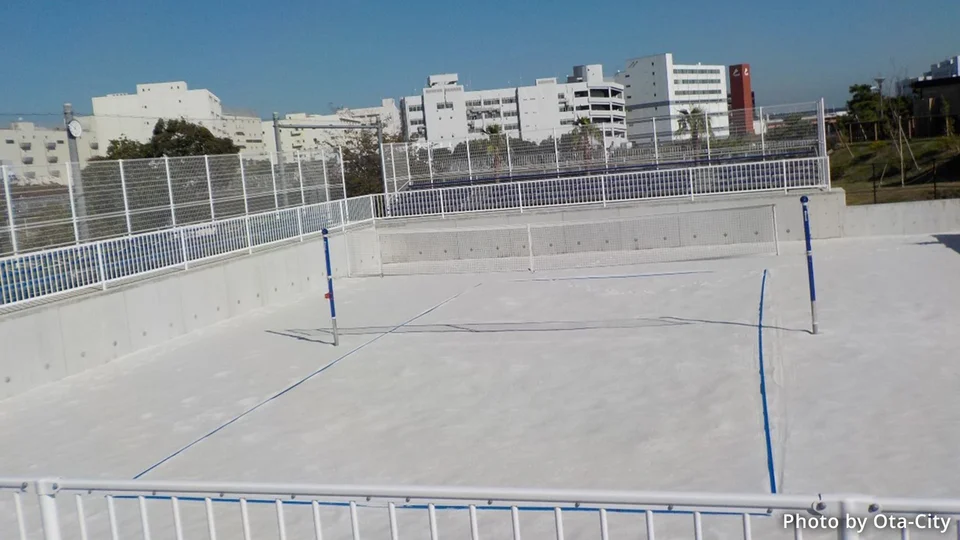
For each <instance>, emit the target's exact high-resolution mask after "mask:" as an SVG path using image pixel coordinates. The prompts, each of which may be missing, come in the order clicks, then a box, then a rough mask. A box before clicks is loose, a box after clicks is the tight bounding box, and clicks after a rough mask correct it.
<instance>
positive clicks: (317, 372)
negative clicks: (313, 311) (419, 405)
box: [133, 283, 481, 480]
mask: <svg viewBox="0 0 960 540" xmlns="http://www.w3.org/2000/svg"><path fill="white" fill-rule="evenodd" d="M480 285H481V284H480V283H478V284H476V285H474V286H473V287H470V289H475V288H477V287H479V286H480ZM470 289H466V290H463V291H460V292H458V293H457V294H455V295H453V296H451V297H450V298H447V299H446V300H444V301H442V302H440V303H439V304H437V305H435V306H433V307H432V308H430V309H428V310H426V311H423V312H421V313H419V314H418V315H415V316H414V317H412V318H410V319H408V320H406V321H404V322H402V323H400V324H398V325H397V326H394V327H393V328H391V329H390V330H389V331H387V332H384V333H382V334H380V335H379V336H377V337H375V338H373V339H371V340H370V341H367V342H366V343H363V344H361V345H359V346H358V347H356V348H355V349H353V350H351V351H349V352H347V353H346V354H344V355H343V356H341V357H340V358H337V359H336V360H333V361H332V362H330V363H329V364H327V365H325V366H323V367H321V368H320V369H318V370H316V371H314V372H313V373H310V374H309V375H307V376H306V377H303V378H302V379H300V380H299V381H297V382H295V383H293V384H291V385H290V386H287V387H286V388H284V389H283V390H281V391H279V392H277V393H276V394H274V395H272V396H270V397H268V398H267V399H265V400H263V401H261V402H260V403H258V404H256V405H254V406H253V407H251V408H249V409H247V410H246V411H244V412H242V413H240V414H238V415H237V416H234V417H233V418H232V419H230V420H228V421H227V422H225V423H223V424H221V425H220V426H219V427H217V428H216V429H214V430H213V431H211V432H209V433H207V434H206V435H203V436H202V437H200V438H198V439H196V440H194V441H193V442H191V443H190V444H188V445H186V446H184V447H182V448H180V449H179V450H177V451H176V452H174V453H172V454H170V455H169V456H167V457H165V458H163V459H161V460H160V461H158V462H156V463H154V464H153V465H151V466H150V467H147V468H146V469H144V470H143V471H141V472H140V473H139V474H137V475H136V476H134V477H133V479H134V480H138V479H140V477H142V476H143V475H145V474H147V473H149V472H150V471H152V470H154V469H156V468H157V467H159V466H160V465H163V464H164V463H166V462H168V461H170V460H171V459H173V458H175V457H177V456H179V455H180V454H182V453H183V452H186V451H187V450H189V449H190V448H192V447H193V446H194V445H196V444H198V443H200V442H201V441H203V440H204V439H207V438H209V437H211V436H213V435H215V434H217V433H218V432H219V431H221V430H223V429H224V428H226V427H227V426H229V425H230V424H233V423H234V422H236V421H238V420H240V419H241V418H243V417H244V416H246V415H248V414H250V413H252V412H253V411H255V410H257V409H259V408H260V407H263V406H264V405H266V404H267V403H270V402H271V401H273V400H275V399H277V398H279V397H280V396H282V395H284V394H286V393H287V392H290V391H291V390H293V389H294V388H296V387H298V386H300V385H301V384H303V383H305V382H307V381H309V380H310V379H312V378H314V377H316V376H317V375H319V374H321V373H323V372H324V371H326V370H327V369H329V368H331V367H333V366H334V365H336V364H337V363H339V362H340V361H341V360H343V359H344V358H346V357H348V356H350V355H351V354H353V353H355V352H357V351H359V350H360V349H362V348H364V347H366V346H367V345H370V344H371V343H373V342H375V341H377V340H378V339H380V338H382V337H384V336H386V335H388V334H392V333H393V332H395V331H396V330H397V329H399V328H402V327H404V326H406V325H408V324H410V323H412V322H413V321H415V320H417V319H419V318H420V317H423V316H424V315H426V314H428V313H430V312H432V311H434V310H436V309H438V308H440V307H441V306H443V305H444V304H447V303H449V302H451V301H453V300H455V299H456V298H457V297H459V296H460V295H462V294H464V293H465V292H467V291H469V290H470Z"/></svg>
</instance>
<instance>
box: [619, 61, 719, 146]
mask: <svg viewBox="0 0 960 540" xmlns="http://www.w3.org/2000/svg"><path fill="white" fill-rule="evenodd" d="M726 72H727V70H726V67H725V66H718V65H704V64H676V63H674V61H673V54H671V53H665V54H657V55H653V56H643V57H640V58H633V59H630V60H628V61H627V64H626V68H625V69H624V70H623V71H621V72H619V73H617V74H616V76H615V77H614V78H615V80H616V81H617V82H618V83H621V84H622V85H623V88H624V94H625V95H626V99H625V101H626V106H627V132H628V137H629V138H630V140H631V141H650V140H652V139H653V137H654V121H653V119H654V118H658V120H657V121H656V137H657V138H658V139H660V140H675V139H684V138H689V137H690V135H689V134H683V133H678V130H679V129H680V123H679V117H680V116H681V115H682V114H683V112H690V111H691V110H693V109H694V108H699V109H700V110H701V111H703V112H705V113H707V114H708V115H709V118H710V136H712V137H714V136H715V137H726V136H728V135H729V126H730V119H729V117H728V114H727V92H728V89H727V74H726ZM667 116H670V117H672V118H670V119H666V118H664V117H667Z"/></svg>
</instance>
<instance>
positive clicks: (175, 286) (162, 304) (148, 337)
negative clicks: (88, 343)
mask: <svg viewBox="0 0 960 540" xmlns="http://www.w3.org/2000/svg"><path fill="white" fill-rule="evenodd" d="M121 294H123V295H124V297H125V298H124V305H125V307H126V309H127V325H128V328H129V332H130V347H131V350H134V351H136V350H140V349H143V348H146V347H150V346H152V345H157V344H160V343H163V342H165V341H167V340H169V339H172V338H175V337H177V336H179V335H181V334H183V332H184V324H183V310H182V308H181V305H180V298H181V295H180V280H179V279H177V276H173V277H164V278H162V279H160V280H157V281H151V282H147V283H143V284H138V285H134V286H131V287H129V288H125V289H124V290H123V291H122V293H121Z"/></svg>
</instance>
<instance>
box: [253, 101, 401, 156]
mask: <svg viewBox="0 0 960 540" xmlns="http://www.w3.org/2000/svg"><path fill="white" fill-rule="evenodd" d="M378 121H380V122H383V134H384V135H392V136H397V135H399V134H400V129H401V128H400V110H399V109H398V108H397V102H396V101H395V100H393V99H384V100H382V101H381V104H380V106H379V107H365V108H357V109H351V108H341V109H338V110H337V112H336V113H334V114H309V113H290V114H286V115H284V116H283V118H281V119H280V151H281V152H284V153H289V152H313V151H319V150H320V149H326V150H331V149H333V148H336V147H337V146H340V145H342V144H345V143H346V142H347V141H348V140H349V139H351V138H356V137H357V136H358V135H359V134H360V133H361V132H362V131H363V130H361V129H356V130H352V129H324V128H323V127H322V126H351V125H353V126H375V125H376V124H377V122H378ZM291 125H296V126H298V127H295V128H291V127H284V126H291ZM310 126H317V127H316V128H312V127H310ZM261 128H262V131H263V138H264V144H265V145H266V147H267V150H268V151H270V152H273V151H275V150H276V148H277V147H276V139H275V138H274V131H273V120H264V121H263V122H262V126H261ZM371 133H372V134H373V135H374V136H375V135H376V131H374V130H371Z"/></svg>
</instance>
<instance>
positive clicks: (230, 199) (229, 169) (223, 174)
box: [207, 154, 245, 219]
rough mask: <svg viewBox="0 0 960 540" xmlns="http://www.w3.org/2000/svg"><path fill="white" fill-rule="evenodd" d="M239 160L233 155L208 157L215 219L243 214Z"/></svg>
mask: <svg viewBox="0 0 960 540" xmlns="http://www.w3.org/2000/svg"><path fill="white" fill-rule="evenodd" d="M240 161H241V160H240V158H239V157H237V156H235V155H232V154H231V155H224V156H210V157H209V158H208V159H207V165H209V167H210V186H211V188H212V189H213V213H214V216H215V217H216V219H225V218H231V217H237V216H242V215H243V214H244V208H245V205H244V200H243V184H242V182H241V174H240Z"/></svg>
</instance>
